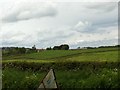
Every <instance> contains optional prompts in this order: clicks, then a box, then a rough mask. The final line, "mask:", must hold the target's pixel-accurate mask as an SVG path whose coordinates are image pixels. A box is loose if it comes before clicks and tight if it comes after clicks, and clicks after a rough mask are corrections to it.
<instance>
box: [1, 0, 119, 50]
mask: <svg viewBox="0 0 120 90" xmlns="http://www.w3.org/2000/svg"><path fill="white" fill-rule="evenodd" d="M41 1H42V2H41ZM88 1H89V2H88ZM96 1H97V2H96ZM108 1H109V2H108ZM110 1H114V2H110ZM115 1H116V2H115ZM117 1H118V0H104V2H102V0H100V2H98V0H85V1H84V2H78V1H77V0H76V1H75V0H74V1H73V0H71V2H67V1H66V2H65V1H64V2H62V1H61V2H60V1H58V0H51V1H50V0H49V1H48V0H46V1H45V0H0V21H2V22H1V23H0V27H1V28H0V43H2V44H1V45H2V46H24V47H32V46H33V45H36V47H37V48H46V47H50V46H51V47H53V46H55V45H61V44H69V45H70V48H77V47H85V46H101V45H116V44H117V43H118V2H117Z"/></svg>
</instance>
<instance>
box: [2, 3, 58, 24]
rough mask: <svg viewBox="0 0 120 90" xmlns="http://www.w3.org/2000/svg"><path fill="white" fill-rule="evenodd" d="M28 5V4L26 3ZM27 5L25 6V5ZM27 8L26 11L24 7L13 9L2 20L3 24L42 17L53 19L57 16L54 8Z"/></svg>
mask: <svg viewBox="0 0 120 90" xmlns="http://www.w3.org/2000/svg"><path fill="white" fill-rule="evenodd" d="M28 4H29V3H28ZM26 5H27V4H26ZM32 7H33V6H28V7H27V9H26V8H24V6H20V7H19V8H20V9H19V8H16V9H14V8H13V11H11V12H10V13H9V11H8V13H7V14H6V15H5V16H4V17H3V18H2V21H3V22H16V21H22V20H29V19H35V18H42V17H54V16H56V15H57V10H56V8H55V7H52V6H48V7H44V6H43V7H38V6H36V7H35V6H34V7H35V8H32Z"/></svg>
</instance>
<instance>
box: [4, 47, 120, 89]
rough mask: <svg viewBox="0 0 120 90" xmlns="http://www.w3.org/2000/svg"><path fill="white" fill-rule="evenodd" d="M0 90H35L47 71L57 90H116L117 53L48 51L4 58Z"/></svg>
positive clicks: (107, 50) (117, 85) (92, 50)
mask: <svg viewBox="0 0 120 90" xmlns="http://www.w3.org/2000/svg"><path fill="white" fill-rule="evenodd" d="M2 64H3V67H2V69H3V75H2V76H3V78H2V79H3V90H6V89H8V90H10V89H11V90H18V89H20V90H21V88H22V89H23V88H25V90H32V89H34V90H35V89H37V88H38V86H39V84H40V81H41V80H42V78H43V77H44V76H45V75H46V74H47V71H48V70H49V69H50V68H53V69H54V70H55V74H56V78H57V82H58V85H59V88H62V89H63V88H108V89H109V88H118V87H120V83H119V82H118V66H119V63H118V50H117V48H104V49H102V48H100V49H88V50H68V51H64V50H61V51H60V50H55V51H53V50H51V51H42V52H39V53H31V54H24V55H13V56H3V61H2Z"/></svg>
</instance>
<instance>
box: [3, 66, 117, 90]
mask: <svg viewBox="0 0 120 90" xmlns="http://www.w3.org/2000/svg"><path fill="white" fill-rule="evenodd" d="M11 72H12V73H11ZM46 72H47V71H46ZM46 72H45V71H44V72H41V71H36V72H33V71H32V70H29V71H28V70H27V71H24V70H18V69H15V68H6V69H5V70H4V71H3V80H4V82H3V90H6V89H8V88H9V89H8V90H16V89H17V90H20V89H22V88H24V89H25V90H35V89H37V88H38V86H39V85H40V81H41V80H42V79H43V77H44V76H45V74H46ZM117 73H118V69H117V68H114V69H107V68H104V69H99V70H97V71H95V70H92V69H90V68H89V69H88V68H87V69H85V70H67V71H66V70H62V71H61V70H55V76H56V78H57V83H58V87H59V88H108V89H109V88H118V87H119V81H118V76H117Z"/></svg>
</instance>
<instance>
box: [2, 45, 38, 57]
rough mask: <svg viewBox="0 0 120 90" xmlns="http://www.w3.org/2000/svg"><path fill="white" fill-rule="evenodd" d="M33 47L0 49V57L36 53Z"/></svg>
mask: <svg viewBox="0 0 120 90" xmlns="http://www.w3.org/2000/svg"><path fill="white" fill-rule="evenodd" d="M36 51H37V50H36V47H35V45H34V46H33V47H32V48H25V47H2V55H13V54H25V53H33V52H36Z"/></svg>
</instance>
